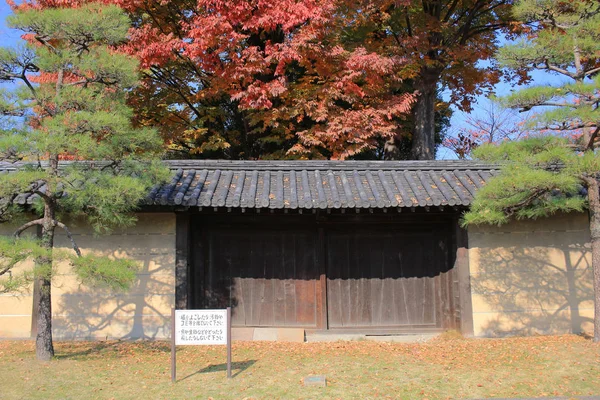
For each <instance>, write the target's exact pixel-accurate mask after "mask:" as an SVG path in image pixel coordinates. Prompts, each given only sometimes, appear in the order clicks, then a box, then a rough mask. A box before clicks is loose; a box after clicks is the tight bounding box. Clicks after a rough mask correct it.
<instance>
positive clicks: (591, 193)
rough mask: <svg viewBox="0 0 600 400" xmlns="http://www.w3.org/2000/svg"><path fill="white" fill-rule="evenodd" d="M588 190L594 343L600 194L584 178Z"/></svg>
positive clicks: (598, 331) (599, 312) (599, 337)
mask: <svg viewBox="0 0 600 400" xmlns="http://www.w3.org/2000/svg"><path fill="white" fill-rule="evenodd" d="M584 180H585V183H586V185H587V189H588V201H589V213H590V236H591V242H592V269H593V271H594V342H595V343H599V342H600V193H599V192H598V190H599V186H600V185H599V184H598V181H597V180H596V179H595V178H589V177H586V178H584Z"/></svg>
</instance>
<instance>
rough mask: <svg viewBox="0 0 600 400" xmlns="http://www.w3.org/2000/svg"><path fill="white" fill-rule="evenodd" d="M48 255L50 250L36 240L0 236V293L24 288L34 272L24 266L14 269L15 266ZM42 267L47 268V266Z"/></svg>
mask: <svg viewBox="0 0 600 400" xmlns="http://www.w3.org/2000/svg"><path fill="white" fill-rule="evenodd" d="M50 255H51V250H49V249H46V248H44V247H42V246H40V243H39V241H38V240H35V239H31V238H19V239H17V238H11V237H1V236H0V293H8V292H15V291H20V290H23V289H24V288H26V287H27V285H28V284H29V283H30V282H31V280H32V278H33V276H34V273H33V271H32V270H31V269H26V268H20V269H19V270H18V271H15V270H16V269H17V268H16V267H17V266H19V265H22V263H23V262H25V261H27V260H30V259H36V258H42V257H49V256H50ZM41 268H44V267H41ZM44 269H46V270H47V267H45V268H44Z"/></svg>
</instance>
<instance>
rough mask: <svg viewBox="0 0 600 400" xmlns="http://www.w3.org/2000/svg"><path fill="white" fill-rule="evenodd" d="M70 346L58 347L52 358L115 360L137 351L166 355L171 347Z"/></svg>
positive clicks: (113, 343)
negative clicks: (109, 358)
mask: <svg viewBox="0 0 600 400" xmlns="http://www.w3.org/2000/svg"><path fill="white" fill-rule="evenodd" d="M71 343H72V346H65V344H64V343H63V344H62V345H59V346H57V347H59V348H58V349H57V351H56V354H55V356H54V358H55V359H56V360H81V359H85V358H93V357H104V356H107V355H109V356H112V357H115V358H118V357H125V356H129V355H131V353H132V352H136V351H137V350H142V351H152V352H161V353H168V352H170V351H171V346H170V344H168V343H162V342H140V343H139V347H137V346H136V347H131V345H132V344H134V343H135V342H124V341H107V342H71Z"/></svg>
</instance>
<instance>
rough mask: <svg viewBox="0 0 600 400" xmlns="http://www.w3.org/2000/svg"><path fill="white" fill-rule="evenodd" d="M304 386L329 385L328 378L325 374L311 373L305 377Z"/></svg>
mask: <svg viewBox="0 0 600 400" xmlns="http://www.w3.org/2000/svg"><path fill="white" fill-rule="evenodd" d="M304 386H317V387H325V386H327V380H326V379H325V375H309V376H307V377H305V378H304Z"/></svg>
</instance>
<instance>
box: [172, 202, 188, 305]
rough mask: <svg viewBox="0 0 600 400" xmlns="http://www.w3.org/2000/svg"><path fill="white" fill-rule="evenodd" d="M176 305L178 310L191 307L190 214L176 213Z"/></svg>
mask: <svg viewBox="0 0 600 400" xmlns="http://www.w3.org/2000/svg"><path fill="white" fill-rule="evenodd" d="M175 248H176V251H175V307H176V308H177V309H178V310H185V309H188V308H190V298H189V297H190V296H189V295H188V292H189V288H190V286H189V283H188V282H189V280H190V273H189V268H190V266H189V251H190V214H189V212H177V213H175Z"/></svg>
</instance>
